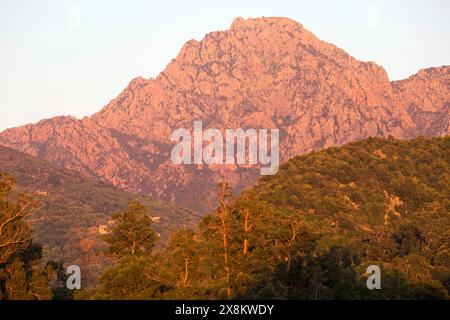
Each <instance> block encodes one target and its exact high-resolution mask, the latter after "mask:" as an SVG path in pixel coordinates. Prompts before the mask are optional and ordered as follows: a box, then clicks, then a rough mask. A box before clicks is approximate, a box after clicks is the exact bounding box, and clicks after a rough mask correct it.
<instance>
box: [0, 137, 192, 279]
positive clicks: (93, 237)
mask: <svg viewBox="0 0 450 320" xmlns="http://www.w3.org/2000/svg"><path fill="white" fill-rule="evenodd" d="M0 172H7V173H9V174H10V175H11V176H12V177H13V179H14V180H16V182H17V184H18V187H17V190H18V191H22V192H27V193H30V194H32V195H33V196H34V197H35V198H37V200H38V203H39V205H38V209H37V210H36V211H34V212H33V213H32V214H31V215H30V216H27V217H26V220H27V221H28V222H29V223H30V224H31V227H32V230H33V239H34V241H35V242H38V243H40V244H41V245H43V247H44V257H45V259H50V260H62V261H63V262H64V263H66V264H78V265H80V266H83V267H84V271H85V272H84V276H85V278H86V279H88V281H89V282H92V281H93V279H92V277H93V276H94V275H95V274H97V273H98V272H100V271H101V270H102V269H103V268H104V267H105V266H106V265H108V262H107V261H106V259H104V258H102V256H101V255H98V251H99V250H101V249H102V248H104V244H103V242H102V241H101V234H100V233H101V232H108V228H111V224H110V223H111V216H112V214H113V213H114V212H116V211H117V210H120V209H123V208H125V207H126V205H127V203H128V202H129V201H132V200H139V201H140V202H142V203H144V204H145V205H147V206H148V208H149V209H150V212H151V215H152V216H153V217H155V223H154V228H155V230H156V232H158V233H159V234H160V237H161V241H160V243H161V244H164V243H167V241H168V239H169V236H170V233H171V232H172V231H173V230H175V229H177V228H179V227H181V226H186V225H188V226H189V225H191V226H194V225H195V224H196V223H197V222H198V221H199V217H198V216H197V214H195V213H194V212H191V211H188V210H186V209H183V208H181V207H177V206H175V205H172V204H170V203H167V202H164V201H160V200H155V199H152V198H150V197H145V196H142V195H136V194H132V193H129V192H126V191H124V190H122V189H119V188H117V187H114V186H112V185H111V184H109V183H107V182H102V181H97V180H94V179H91V178H87V177H84V176H82V175H80V174H79V173H77V172H74V171H71V170H67V169H64V168H62V167H59V166H56V165H54V164H51V163H48V162H47V161H44V160H41V159H38V158H36V157H33V156H29V155H26V154H23V153H21V152H17V151H14V150H12V149H10V148H6V147H2V146H0ZM158 217H159V219H158ZM108 221H109V224H108ZM105 227H106V228H105ZM102 228H103V230H102Z"/></svg>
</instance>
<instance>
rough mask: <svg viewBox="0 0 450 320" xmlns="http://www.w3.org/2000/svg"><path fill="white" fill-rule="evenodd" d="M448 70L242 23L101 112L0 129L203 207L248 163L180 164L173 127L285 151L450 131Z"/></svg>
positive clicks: (95, 172) (250, 174)
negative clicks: (392, 77) (378, 58)
mask: <svg viewBox="0 0 450 320" xmlns="http://www.w3.org/2000/svg"><path fill="white" fill-rule="evenodd" d="M449 82H450V67H448V66H443V67H440V68H430V69H426V70H421V71H420V72H419V73H418V74H416V75H413V76H411V77H410V78H408V79H406V80H402V81H393V82H390V81H389V79H388V76H387V74H386V72H385V70H384V69H383V68H382V67H380V66H378V65H376V64H375V63H373V62H361V61H358V60H357V59H355V58H353V57H352V56H350V55H349V54H347V53H346V52H345V51H343V50H342V49H339V48H337V47H336V46H334V45H332V44H329V43H326V42H324V41H321V40H319V39H318V38H316V37H315V36H314V35H313V34H312V33H311V32H309V31H308V30H306V29H305V28H304V27H303V26H302V25H301V24H299V23H297V22H295V21H293V20H290V19H287V18H257V19H247V20H244V19H242V18H237V19H236V20H235V21H234V22H233V23H232V25H231V28H230V29H229V30H226V31H218V32H212V33H209V34H207V35H206V36H205V37H204V39H203V40H201V41H196V40H191V41H188V42H187V43H186V44H185V45H184V46H183V48H182V49H181V51H180V52H179V54H178V55H177V57H176V58H175V59H173V60H172V61H171V62H170V63H169V64H168V65H167V67H166V68H165V70H164V71H163V72H161V73H160V74H159V75H158V76H157V77H156V78H155V79H144V78H136V79H134V80H132V81H131V82H130V84H129V85H128V87H127V88H126V89H125V90H124V91H123V92H122V93H121V94H120V95H119V96H118V97H117V98H115V99H114V100H112V101H111V102H110V103H109V104H108V105H106V106H105V107H104V108H103V109H102V110H101V111H100V112H98V113H96V114H94V115H93V116H92V117H89V118H88V117H86V118H84V119H81V120H78V119H76V118H73V117H56V118H53V119H48V120H42V121H40V122H38V123H37V124H30V125H26V126H23V127H20V128H12V129H8V130H5V131H4V132H2V133H1V134H0V144H2V145H5V146H8V147H11V148H14V149H17V150H20V151H22V152H25V153H28V154H31V155H35V156H38V157H40V158H43V159H46V160H48V161H50V162H52V163H56V164H58V165H62V166H64V167H66V168H69V169H72V170H76V171H78V172H80V173H82V174H84V175H86V176H90V177H95V178H101V179H104V180H106V181H109V182H111V183H112V184H114V185H116V186H119V187H122V188H125V189H127V190H129V191H133V192H139V193H142V194H148V195H151V196H154V197H157V198H160V199H166V200H170V201H172V202H176V203H180V204H182V205H183V206H186V207H187V208H190V209H195V210H198V211H203V212H204V211H206V210H207V208H208V206H207V205H206V204H205V202H204V200H203V199H204V198H208V196H209V195H210V190H211V186H213V185H214V184H216V183H217V182H219V181H222V180H226V181H228V182H230V183H231V184H232V185H233V187H234V188H235V189H236V190H237V191H239V190H242V189H243V188H245V187H247V186H249V185H250V184H252V183H254V182H255V181H256V179H257V177H258V173H259V171H257V169H256V168H249V167H248V166H238V165H236V166H234V165H233V166H231V165H230V166H218V165H216V166H205V165H183V166H180V165H175V164H173V163H172V161H171V160H170V152H171V149H172V147H173V145H174V143H173V142H172V141H171V140H170V137H171V133H172V132H173V130H175V129H178V128H188V129H191V128H192V127H193V122H194V120H202V121H203V127H204V128H218V129H221V130H224V129H225V128H244V129H246V128H255V129H259V128H268V129H270V128H279V129H280V156H281V160H282V161H285V160H287V159H289V158H290V157H293V156H295V155H297V154H303V153H306V152H309V151H312V150H318V149H322V148H326V147H330V146H334V145H343V144H345V143H347V142H351V141H357V140H361V139H364V138H367V137H370V136H388V135H391V136H394V137H396V138H412V137H415V136H418V135H426V136H441V135H447V134H449V132H450V115H449V114H450V112H449V109H450V85H449V84H450V83H449Z"/></svg>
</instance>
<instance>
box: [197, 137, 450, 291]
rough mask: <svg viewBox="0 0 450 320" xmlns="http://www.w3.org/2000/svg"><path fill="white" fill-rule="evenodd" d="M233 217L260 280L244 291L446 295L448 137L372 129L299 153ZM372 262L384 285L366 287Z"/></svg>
mask: <svg viewBox="0 0 450 320" xmlns="http://www.w3.org/2000/svg"><path fill="white" fill-rule="evenodd" d="M244 218H245V219H244ZM207 219H210V218H205V220H204V221H205V222H204V223H205V224H206V223H207V222H206V221H207ZM230 220H232V221H233V222H232V225H231V226H230V225H229V226H228V229H229V230H230V236H229V238H230V239H232V240H231V241H230V243H229V246H230V248H236V249H235V250H236V253H234V255H235V256H234V255H233V256H232V258H231V260H232V261H237V264H238V265H236V266H234V265H233V268H235V269H234V272H235V274H236V275H237V277H239V279H250V278H254V279H258V280H259V283H258V284H257V285H255V286H253V288H252V289H251V291H250V292H248V291H247V290H248V288H249V287H252V286H249V285H248V284H246V285H244V286H243V287H242V288H239V287H237V288H236V290H243V292H244V297H245V298H254V297H260V295H261V294H263V295H264V294H267V292H269V294H270V295H269V296H264V297H265V298H274V297H283V298H287V299H313V298H314V297H316V298H317V292H319V297H320V298H321V299H374V298H378V299H430V298H440V299H448V292H449V290H450V137H448V136H447V137H442V138H424V137H419V138H416V139H413V140H396V139H394V138H392V137H391V138H389V139H381V138H369V139H367V140H363V141H359V142H355V143H350V144H347V145H345V146H342V147H332V148H328V149H325V150H322V151H318V152H312V153H309V154H306V155H301V156H296V157H294V158H292V159H290V160H288V161H287V162H286V163H284V164H283V165H282V166H281V167H280V171H279V172H278V174H276V175H274V176H267V177H264V178H262V179H261V180H260V181H259V182H258V184H257V185H256V186H255V187H253V188H250V189H249V190H247V191H245V192H244V193H243V194H242V195H241V196H240V197H239V198H238V199H237V200H236V202H235V214H234V215H233V217H232V218H230ZM244 221H245V224H244V223H243V222H244ZM247 225H250V226H251V228H247V227H244V226H247ZM244 238H245V239H246V243H247V245H248V246H249V250H250V254H249V255H248V257H247V258H246V256H245V255H242V243H243V240H244ZM342 249H345V250H342ZM345 253H346V254H345ZM321 257H327V259H321ZM239 259H240V260H239ZM317 260H319V264H316V263H315V262H314V261H316V262H317ZM330 262H332V263H330ZM278 264H279V267H278V268H273V269H272V270H270V271H269V275H268V274H262V273H261V266H274V265H278ZM294 265H295V267H293V268H292V270H289V269H290V267H291V266H294ZM369 265H376V266H379V267H380V268H381V270H382V271H381V273H382V276H381V279H382V280H381V283H382V285H381V286H382V290H372V291H371V290H368V289H367V287H366V278H367V273H366V272H367V271H366V270H367V266H369ZM252 267H253V269H252ZM267 268H269V269H270V267H267ZM286 269H287V271H284V270H286ZM350 270H354V271H356V272H357V273H356V275H354V276H353V275H352V272H353V271H352V272H350V273H348V271H350ZM240 272H242V273H240ZM349 275H350V277H348V276H349ZM236 282H238V281H236ZM352 286H354V287H352ZM254 295H255V296H254Z"/></svg>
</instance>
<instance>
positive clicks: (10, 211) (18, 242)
mask: <svg viewBox="0 0 450 320" xmlns="http://www.w3.org/2000/svg"><path fill="white" fill-rule="evenodd" d="M14 187H15V182H14V180H13V179H12V178H11V176H9V175H8V174H5V173H0V299H8V300H44V299H51V297H52V294H51V290H50V287H49V279H50V277H51V274H52V272H51V270H50V269H46V270H43V269H42V268H41V266H40V264H41V259H42V248H41V247H40V246H39V245H36V244H34V243H33V242H32V240H31V238H32V237H31V230H30V228H29V227H28V225H27V223H26V222H24V221H23V219H24V218H25V216H26V215H28V214H30V213H31V212H32V211H33V210H34V209H35V208H36V201H35V200H34V198H33V197H30V196H28V195H26V194H15V193H14Z"/></svg>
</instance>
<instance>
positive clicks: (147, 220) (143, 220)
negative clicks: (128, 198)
mask: <svg viewBox="0 0 450 320" xmlns="http://www.w3.org/2000/svg"><path fill="white" fill-rule="evenodd" d="M112 218H113V219H114V222H115V226H114V228H113V230H112V232H111V233H110V234H108V235H106V236H105V241H106V242H107V243H108V244H109V253H110V254H111V255H113V256H114V257H118V258H122V257H124V256H127V255H136V256H140V255H143V254H150V253H151V252H152V250H153V248H154V246H155V243H156V241H157V240H158V236H157V234H156V233H155V231H153V229H152V228H151V226H152V218H151V217H150V215H149V210H148V208H147V207H145V206H143V205H142V204H140V203H138V202H130V203H129V204H128V207H127V209H126V210H124V211H120V212H118V213H116V214H114V215H113V216H112Z"/></svg>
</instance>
